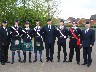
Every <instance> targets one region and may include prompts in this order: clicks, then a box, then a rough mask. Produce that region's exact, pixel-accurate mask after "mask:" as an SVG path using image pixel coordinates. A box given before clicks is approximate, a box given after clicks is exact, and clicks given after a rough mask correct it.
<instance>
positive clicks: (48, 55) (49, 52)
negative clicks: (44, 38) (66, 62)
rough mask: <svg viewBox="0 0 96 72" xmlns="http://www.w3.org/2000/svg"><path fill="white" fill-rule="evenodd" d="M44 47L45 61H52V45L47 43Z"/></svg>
mask: <svg viewBox="0 0 96 72" xmlns="http://www.w3.org/2000/svg"><path fill="white" fill-rule="evenodd" d="M45 47H46V59H47V60H53V54H54V43H47V44H45Z"/></svg>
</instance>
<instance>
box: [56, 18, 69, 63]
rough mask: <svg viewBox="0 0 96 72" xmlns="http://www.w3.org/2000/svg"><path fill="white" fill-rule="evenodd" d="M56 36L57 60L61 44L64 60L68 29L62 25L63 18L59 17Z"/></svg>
mask: <svg viewBox="0 0 96 72" xmlns="http://www.w3.org/2000/svg"><path fill="white" fill-rule="evenodd" d="M56 36H57V38H58V41H57V44H58V56H57V58H58V62H60V51H61V46H62V47H63V53H64V61H63V62H66V59H67V58H66V56H67V52H66V39H67V38H68V29H67V28H66V27H65V26H64V20H63V19H61V21H60V26H59V27H58V28H57V31H56Z"/></svg>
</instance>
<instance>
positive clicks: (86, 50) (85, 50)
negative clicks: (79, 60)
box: [83, 47, 92, 64]
mask: <svg viewBox="0 0 96 72" xmlns="http://www.w3.org/2000/svg"><path fill="white" fill-rule="evenodd" d="M91 52H92V47H83V58H84V63H88V64H91V62H92V59H91Z"/></svg>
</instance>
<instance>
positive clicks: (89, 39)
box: [82, 29, 95, 47]
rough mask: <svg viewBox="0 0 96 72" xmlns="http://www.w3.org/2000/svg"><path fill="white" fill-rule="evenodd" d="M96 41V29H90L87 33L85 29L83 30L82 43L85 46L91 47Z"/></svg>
mask: <svg viewBox="0 0 96 72" xmlns="http://www.w3.org/2000/svg"><path fill="white" fill-rule="evenodd" d="M94 42H95V31H94V30H92V29H89V30H88V32H87V33H85V30H83V31H82V45H83V47H90V45H92V46H93V45H94Z"/></svg>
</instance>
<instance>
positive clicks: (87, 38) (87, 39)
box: [82, 22, 95, 67]
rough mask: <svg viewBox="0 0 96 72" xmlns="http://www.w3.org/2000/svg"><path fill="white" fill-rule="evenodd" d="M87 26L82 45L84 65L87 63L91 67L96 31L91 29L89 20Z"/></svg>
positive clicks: (83, 33)
mask: <svg viewBox="0 0 96 72" xmlns="http://www.w3.org/2000/svg"><path fill="white" fill-rule="evenodd" d="M85 27H86V29H84V30H83V31H82V45H83V58H84V63H83V64H82V65H87V66H88V67H90V65H91V63H92V58H91V52H92V47H93V45H94V42H95V31H94V30H92V29H90V23H89V22H86V25H85ZM87 56H88V57H87Z"/></svg>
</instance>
